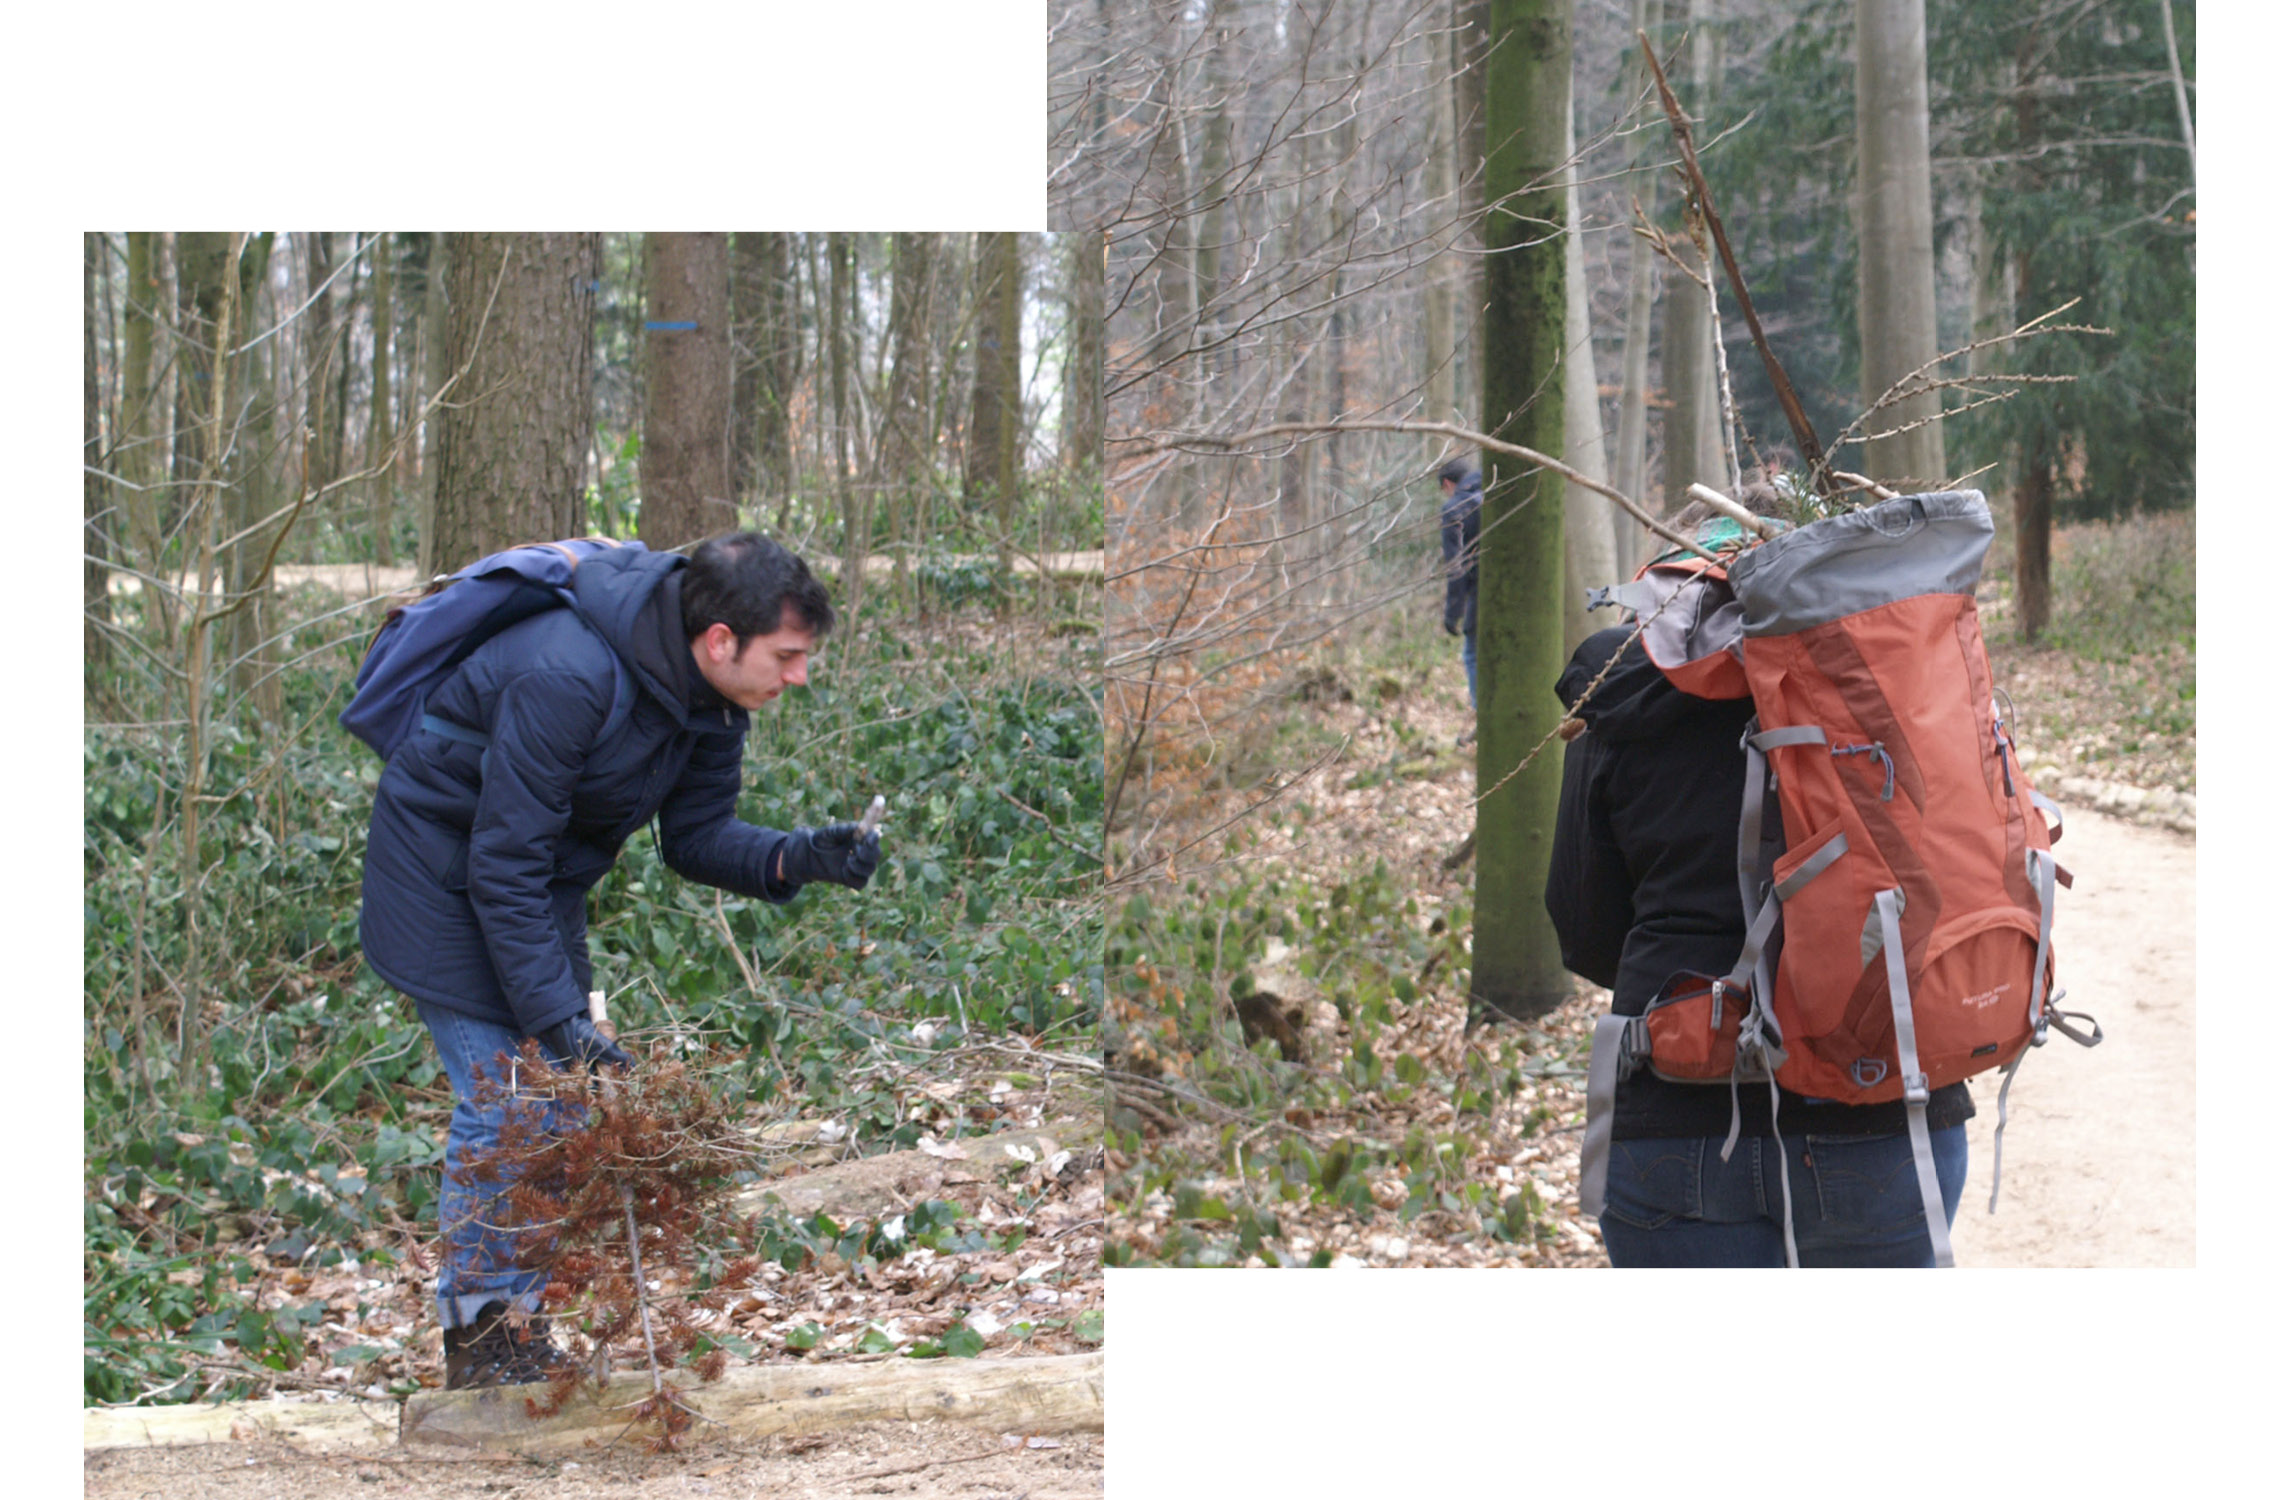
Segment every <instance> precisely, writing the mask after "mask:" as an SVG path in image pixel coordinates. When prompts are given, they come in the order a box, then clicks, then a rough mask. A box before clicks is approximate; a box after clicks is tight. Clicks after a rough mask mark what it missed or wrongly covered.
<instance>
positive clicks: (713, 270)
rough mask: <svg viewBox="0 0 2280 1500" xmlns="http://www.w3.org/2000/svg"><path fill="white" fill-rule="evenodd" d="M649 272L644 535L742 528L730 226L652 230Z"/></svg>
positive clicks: (674, 543) (662, 544)
mask: <svg viewBox="0 0 2280 1500" xmlns="http://www.w3.org/2000/svg"><path fill="white" fill-rule="evenodd" d="M647 282H648V296H647V301H648V308H649V310H648V320H647V322H648V326H647V330H646V332H645V333H644V336H643V339H642V347H643V349H644V350H645V351H646V354H647V359H648V378H647V379H646V380H645V381H644V382H643V386H642V389H643V397H644V399H643V403H642V414H641V540H642V541H643V542H644V543H646V544H647V545H649V546H650V547H653V548H657V549H660V550H662V549H665V548H671V547H679V546H683V545H685V544H687V543H690V542H694V541H698V540H700V539H702V538H704V537H708V536H715V535H718V534H719V533H721V532H724V531H733V530H735V529H736V499H735V494H736V492H735V489H734V487H733V484H732V481H731V478H730V474H729V405H730V402H729V397H730V392H731V388H732V384H733V380H734V376H733V374H732V371H731V368H730V361H729V337H728V332H729V330H728V318H729V311H728V236H727V235H726V234H719V233H715V234H652V235H650V236H649V240H648V275H647Z"/></svg>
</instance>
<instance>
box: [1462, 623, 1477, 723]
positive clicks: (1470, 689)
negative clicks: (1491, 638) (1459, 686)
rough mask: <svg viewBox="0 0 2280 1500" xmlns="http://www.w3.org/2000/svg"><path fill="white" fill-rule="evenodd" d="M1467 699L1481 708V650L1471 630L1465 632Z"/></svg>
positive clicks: (1475, 709) (1474, 707)
mask: <svg viewBox="0 0 2280 1500" xmlns="http://www.w3.org/2000/svg"><path fill="white" fill-rule="evenodd" d="M1465 701H1467V702H1468V703H1470V704H1472V706H1473V710H1474V712H1476V713H1477V712H1479V710H1480V651H1479V649H1478V647H1477V646H1476V644H1475V643H1474V640H1473V633H1472V632H1471V631H1469V630H1468V631H1466V632H1465Z"/></svg>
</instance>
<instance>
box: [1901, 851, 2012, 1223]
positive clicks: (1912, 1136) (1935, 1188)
mask: <svg viewBox="0 0 2280 1500" xmlns="http://www.w3.org/2000/svg"><path fill="white" fill-rule="evenodd" d="M1899 894H1900V893H1899V891H1898V890H1897V889H1894V890H1888V891H1878V892H1877V893H1876V920H1877V922H1878V923H1879V924H1880V926H1881V929H1882V934H1883V938H1884V976H1885V979H1886V980H1887V981H1888V982H1889V984H1890V985H1891V989H1892V1036H1893V1040H1894V1041H1895V1042H1896V1043H1897V1044H1898V1046H1899V1050H1900V1084H1901V1087H1902V1089H1904V1090H1905V1092H1904V1093H1903V1094H1902V1095H1901V1097H1902V1098H1903V1099H1905V1100H1906V1101H1907V1104H1908V1145H1909V1148H1910V1150H1911V1152H1912V1154H1913V1155H1914V1156H1915V1159H1916V1187H1917V1189H1918V1191H1920V1192H1921V1193H1922V1194H1923V1198H1924V1225H1925V1227H1926V1228H1927V1229H1929V1230H1930V1231H1931V1236H1932V1263H1933V1264H1934V1265H1938V1266H1942V1267H1951V1266H1953V1265H1954V1264H1955V1250H1954V1248H1953V1247H1952V1246H1950V1245H1949V1243H1948V1223H1947V1209H1946V1207H1945V1206H1944V1204H1943V1203H1942V1201H1941V1198H1940V1175H1939V1172H1938V1170H1937V1169H1936V1168H1934V1167H1933V1165H1932V1131H1931V1122H1930V1120H1929V1119H1928V1118H1927V1106H1928V1105H1929V1104H1930V1103H1931V1099H1932V1090H1931V1085H1930V1083H1929V1082H1928V1081H1927V1080H1926V1079H1925V1077H1924V1071H1923V1066H1922V1064H1921V1063H1919V1062H1918V1061H1917V1057H1916V1012H1915V1007H1914V1006H1913V1005H1912V1004H1911V1003H1910V1002H1909V999H1908V965H1907V960H1906V959H1905V958H1903V957H1902V956H1901V952H1900V949H1901V942H1900V903H1899V900H1898V897H1899ZM2045 910H2046V911H2047V910H2048V908H2047V907H2046V908H2045Z"/></svg>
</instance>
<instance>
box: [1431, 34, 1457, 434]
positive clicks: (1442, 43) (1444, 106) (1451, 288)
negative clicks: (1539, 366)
mask: <svg viewBox="0 0 2280 1500" xmlns="http://www.w3.org/2000/svg"><path fill="white" fill-rule="evenodd" d="M1454 19H1455V7H1454V6H1452V7H1451V8H1450V15H1449V16H1448V17H1447V18H1445V20H1444V24H1443V25H1442V26H1441V27H1440V29H1438V30H1437V31H1434V32H1432V33H1430V34H1428V35H1427V37H1426V38H1425V42H1426V45H1427V47H1428V48H1429V49H1430V51H1429V53H1428V55H1429V56H1430V58H1431V59H1432V66H1431V67H1429V68H1428V69H1427V70H1426V77H1427V79H1428V83H1427V87H1429V88H1430V89H1431V90H1432V94H1431V98H1430V103H1429V104H1428V106H1427V107H1428V109H1429V110H1430V111H1431V118H1432V133H1431V136H1430V138H1429V140H1428V143H1427V146H1426V157H1425V196H1426V197H1427V198H1428V199H1429V200H1430V201H1431V203H1432V212H1433V214H1434V215H1435V216H1436V217H1437V218H1440V219H1442V220H1444V221H1447V222H1451V223H1454V222H1455V220H1456V217H1457V213H1458V200H1457V81H1456V79H1457V55H1458V51H1459V47H1458V43H1457V28H1456V26H1455V24H1454ZM1451 237H1452V235H1451V234H1450V233H1446V232H1445V233H1444V234H1443V236H1442V243H1444V244H1446V243H1447V242H1448V240H1449V239H1450V238H1451ZM1461 265H1462V261H1461V260H1460V258H1459V257H1457V256H1454V255H1451V254H1449V253H1447V251H1445V250H1444V251H1442V252H1440V253H1438V254H1436V255H1435V256H1434V257H1433V258H1432V259H1431V260H1429V261H1427V262H1426V263H1425V268H1424V274H1425V415H1426V416H1427V417H1429V418H1431V419H1432V420H1433V421H1436V422H1454V421H1462V420H1463V415H1462V413H1461V411H1460V410H1459V408H1458V406H1457V288H1456V278H1457V275H1458V270H1459V267H1460V266H1461Z"/></svg>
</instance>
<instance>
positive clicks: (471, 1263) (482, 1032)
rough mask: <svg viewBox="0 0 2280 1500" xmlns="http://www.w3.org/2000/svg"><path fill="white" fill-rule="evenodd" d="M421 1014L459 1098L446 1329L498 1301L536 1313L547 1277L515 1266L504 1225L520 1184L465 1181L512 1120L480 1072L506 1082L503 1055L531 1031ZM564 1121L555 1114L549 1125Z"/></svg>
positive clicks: (451, 1134)
mask: <svg viewBox="0 0 2280 1500" xmlns="http://www.w3.org/2000/svg"><path fill="white" fill-rule="evenodd" d="M419 1012H420V1020H421V1021H422V1022H424V1023H426V1025H427V1029H428V1034H429V1035H430V1036H432V1037H433V1038H435V1050H436V1051H437V1053H438V1054H440V1055H441V1057H442V1059H443V1071H444V1072H445V1073H446V1074H447V1075H449V1076H450V1079H451V1092H452V1096H453V1099H454V1100H455V1102H454V1104H453V1105H452V1109H451V1129H450V1130H449V1131H448V1132H447V1133H446V1134H445V1136H444V1142H443V1192H442V1194H441V1197H440V1199H439V1201H438V1203H437V1213H438V1216H439V1217H440V1218H441V1220H442V1230H443V1265H442V1268H441V1269H440V1270H439V1271H438V1272H437V1273H436V1279H435V1300H436V1309H437V1311H438V1312H439V1313H440V1314H441V1316H442V1319H443V1326H444V1327H446V1328H464V1327H466V1326H467V1325H468V1324H470V1323H472V1322H474V1321H475V1315H476V1314H477V1313H479V1312H481V1311H482V1310H483V1308H484V1306H485V1305H486V1304H488V1303H492V1302H504V1303H507V1304H509V1305H511V1306H517V1307H521V1308H522V1309H524V1310H525V1311H527V1312H536V1311H538V1305H539V1294H540V1293H541V1292H543V1291H544V1290H545V1288H546V1276H545V1273H543V1272H540V1271H528V1270H524V1269H522V1268H521V1267H519V1266H517V1265H516V1264H515V1263H514V1262H515V1255H514V1244H513V1236H511V1235H510V1234H508V1233H507V1232H506V1231H505V1230H503V1229H502V1228H501V1227H500V1224H499V1221H500V1218H501V1214H500V1211H499V1209H500V1201H501V1199H503V1197H504V1196H505V1194H506V1191H507V1189H508V1188H509V1187H511V1186H512V1183H511V1182H503V1181H502V1182H497V1183H488V1182H486V1183H469V1182H467V1181H465V1180H464V1179H463V1177H462V1171H463V1168H464V1166H465V1164H466V1163H467V1162H468V1161H470V1160H471V1159H473V1158H474V1157H475V1156H477V1155H478V1154H479V1153H481V1152H483V1151H486V1150H488V1149H490V1148H491V1147H493V1146H496V1145H497V1144H498V1143H499V1132H500V1130H501V1129H502V1128H503V1127H504V1126H505V1124H506V1119H507V1106H506V1105H505V1104H504V1103H495V1104H478V1103H476V1102H475V1070H476V1069H478V1068H480V1069H482V1070H483V1075H484V1076H485V1077H486V1078H496V1077H498V1076H499V1068H500V1065H499V1063H498V1062H497V1061H496V1059H497V1057H498V1055H499V1054H500V1053H501V1052H505V1053H508V1054H510V1055H511V1054H513V1053H515V1052H517V1051H519V1050H520V1048H521V1047H522V1044H523V1034H522V1033H521V1032H520V1031H517V1030H515V1029H514V1028H513V1027H511V1026H501V1025H499V1024H497V1023H496V1022H493V1021H478V1020H476V1019H475V1018H474V1017H473V1016H467V1015H462V1014H460V1013H459V1012H458V1011H455V1010H446V1009H444V1008H443V1007H442V1006H440V1005H429V1004H426V1003H424V1002H419ZM557 1118H559V1115H558V1114H556V1113H555V1112H554V1111H552V1110H550V1111H549V1123H550V1124H551V1123H552V1121H553V1120H554V1119H557Z"/></svg>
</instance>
